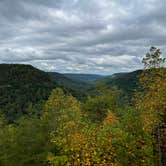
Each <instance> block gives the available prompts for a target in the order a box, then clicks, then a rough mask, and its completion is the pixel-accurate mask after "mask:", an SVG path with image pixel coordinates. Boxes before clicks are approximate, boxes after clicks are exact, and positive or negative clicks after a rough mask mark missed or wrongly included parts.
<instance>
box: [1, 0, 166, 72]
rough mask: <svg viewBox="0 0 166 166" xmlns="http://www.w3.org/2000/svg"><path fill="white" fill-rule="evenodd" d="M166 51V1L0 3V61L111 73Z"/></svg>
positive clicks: (34, 0) (33, 0)
mask: <svg viewBox="0 0 166 166" xmlns="http://www.w3.org/2000/svg"><path fill="white" fill-rule="evenodd" d="M152 45H153V46H156V47H159V48H160V49H161V50H162V52H163V56H164V54H165V53H166V1H165V0H0V63H25V64H32V65H33V66H35V67H38V68H40V69H42V70H45V71H57V72H61V73H63V72H68V73H98V74H112V73H116V72H126V71H133V70H135V69H139V68H141V67H142V65H141V59H142V57H143V56H144V55H145V53H146V52H147V51H148V50H149V48H150V46H152Z"/></svg>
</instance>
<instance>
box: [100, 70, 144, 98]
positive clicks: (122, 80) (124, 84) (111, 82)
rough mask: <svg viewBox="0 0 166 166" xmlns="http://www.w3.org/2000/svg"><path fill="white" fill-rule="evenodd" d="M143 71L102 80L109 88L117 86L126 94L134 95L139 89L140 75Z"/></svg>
mask: <svg viewBox="0 0 166 166" xmlns="http://www.w3.org/2000/svg"><path fill="white" fill-rule="evenodd" d="M141 72H142V70H137V71H134V72H129V73H116V74H113V75H112V76H108V77H105V78H104V79H101V80H100V82H104V83H105V84H106V85H107V86H108V87H112V86H116V87H118V88H119V89H121V90H123V91H124V92H125V93H127V94H129V95H132V94H133V93H134V92H135V90H136V89H137V88H138V80H139V75H140V74H141Z"/></svg>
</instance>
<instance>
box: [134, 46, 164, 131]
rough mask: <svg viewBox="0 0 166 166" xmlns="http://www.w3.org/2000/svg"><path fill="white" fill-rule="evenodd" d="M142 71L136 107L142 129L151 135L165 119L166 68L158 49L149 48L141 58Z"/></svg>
mask: <svg viewBox="0 0 166 166" xmlns="http://www.w3.org/2000/svg"><path fill="white" fill-rule="evenodd" d="M142 62H143V64H144V70H143V72H142V74H141V76H140V79H139V85H140V91H139V92H138V93H137V94H136V107H137V109H138V110H140V111H141V113H142V119H143V128H144V130H146V131H147V132H150V133H152V132H153V130H154V129H155V128H156V125H157V124H158V123H162V122H164V121H165V120H166V119H165V117H166V68H164V67H162V66H164V62H165V58H162V57H161V51H160V49H157V48H155V47H151V48H150V51H149V52H148V53H147V54H146V56H145V58H143V61H142Z"/></svg>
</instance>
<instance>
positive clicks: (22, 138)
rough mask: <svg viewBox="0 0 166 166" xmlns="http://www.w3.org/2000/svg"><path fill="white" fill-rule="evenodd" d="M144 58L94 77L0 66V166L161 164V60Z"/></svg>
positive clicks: (164, 110)
mask: <svg viewBox="0 0 166 166" xmlns="http://www.w3.org/2000/svg"><path fill="white" fill-rule="evenodd" d="M142 63H143V64H144V68H143V69H142V70H138V71H134V72H130V73H117V74H114V75H112V76H105V77H104V76H101V77H100V76H99V75H93V76H92V78H90V75H73V74H64V75H63V74H59V73H46V72H43V71H41V70H38V69H36V68H34V67H32V66H30V65H14V64H1V65H0V76H1V77H0V166H156V165H160V164H162V165H163V166H164V165H166V149H165V145H166V142H165V141H166V131H165V126H166V124H165V122H166V68H165V59H164V58H162V57H161V51H160V49H157V48H155V47H151V48H150V50H149V52H148V53H147V54H146V55H145V57H144V58H143V60H142ZM83 79H85V80H84V81H83Z"/></svg>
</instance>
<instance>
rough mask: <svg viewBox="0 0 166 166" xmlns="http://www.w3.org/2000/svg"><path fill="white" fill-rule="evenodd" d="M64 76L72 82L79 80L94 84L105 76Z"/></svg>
mask: <svg viewBox="0 0 166 166" xmlns="http://www.w3.org/2000/svg"><path fill="white" fill-rule="evenodd" d="M64 76H66V77H67V78H69V79H72V80H78V81H83V82H88V83H92V82H94V81H97V80H99V79H101V78H104V76H101V75H97V74H72V73H65V74H64Z"/></svg>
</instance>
